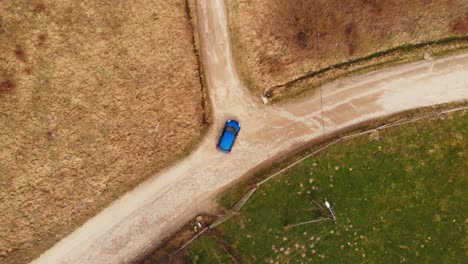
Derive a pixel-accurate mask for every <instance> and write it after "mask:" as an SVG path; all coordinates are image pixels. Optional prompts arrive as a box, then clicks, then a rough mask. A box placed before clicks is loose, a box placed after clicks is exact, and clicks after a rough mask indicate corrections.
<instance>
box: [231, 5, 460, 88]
mask: <svg viewBox="0 0 468 264" xmlns="http://www.w3.org/2000/svg"><path fill="white" fill-rule="evenodd" d="M226 6H227V10H228V14H229V25H230V30H231V35H232V40H233V52H234V57H235V60H236V63H237V64H238V65H237V68H238V69H239V71H240V75H241V76H242V79H243V81H244V82H245V84H246V86H248V87H249V89H250V90H252V91H253V92H255V93H264V92H265V91H266V90H267V89H269V88H271V87H274V86H277V85H281V84H284V83H286V82H288V81H291V80H292V79H295V78H298V77H300V76H303V75H305V74H306V73H308V72H311V71H317V70H319V69H323V68H325V67H327V66H331V65H335V64H337V63H341V62H346V61H350V60H353V59H356V58H361V57H364V56H367V55H370V54H374V53H376V52H380V51H384V50H388V49H390V48H394V47H398V46H402V45H407V44H416V43H422V42H427V41H430V40H438V39H442V38H447V37H452V36H464V35H468V34H467V33H468V1H467V0H415V1H407V0H355V1H345V0H294V1H286V0H268V1H267V0H249V1H247V0H227V1H226ZM466 46H467V45H466V43H465V44H464V48H465V47H466ZM450 48H456V49H459V48H460V46H456V47H450ZM423 52H425V51H423ZM434 52H440V50H435V51H434ZM422 55H423V53H422V54H418V59H422V57H423V56H422ZM398 56H399V55H397V58H396V59H398ZM386 59H387V60H390V59H392V60H394V59H395V57H393V58H386ZM382 61H385V59H384V60H381V61H379V62H378V63H382ZM374 63H375V61H374Z"/></svg>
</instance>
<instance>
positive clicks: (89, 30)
mask: <svg viewBox="0 0 468 264" xmlns="http://www.w3.org/2000/svg"><path fill="white" fill-rule="evenodd" d="M191 30H192V29H191V27H190V26H189V21H188V19H187V14H186V10H185V3H184V2H183V1H173V0H160V1H146V0H137V1H130V2H128V3H127V2H126V1H112V0H103V1H71V0H65V1H52V0H43V1H36V0H27V1H8V0H7V1H0V222H1V223H2V224H1V225H0V262H1V263H25V262H27V261H29V260H31V259H32V258H34V257H36V256H38V255H39V254H40V253H41V252H42V251H44V250H46V249H47V248H49V247H50V246H52V245H53V244H54V243H56V242H57V241H58V240H60V239H61V238H62V237H64V236H65V235H67V234H68V233H70V232H71V231H72V230H73V229H74V228H76V227H77V226H79V225H80V224H81V223H83V222H84V221H85V220H86V219H88V218H89V217H91V216H92V215H94V214H95V213H96V212H98V211H99V210H100V209H101V208H103V207H104V206H106V205H107V204H108V203H109V202H111V201H112V200H113V199H115V198H117V197H118V196H120V195H122V194H123V193H124V192H126V191H128V190H129V189H131V188H133V187H134V186H135V185H136V184H138V183H139V182H141V181H142V180H144V179H146V178H148V177H149V176H151V175H154V173H155V172H157V171H158V170H160V169H161V168H162V167H165V166H167V165H168V164H169V163H170V162H173V161H174V160H175V159H177V158H178V157H180V156H182V155H184V153H185V152H186V151H187V149H188V148H190V147H191V146H192V145H193V143H194V142H195V141H196V139H197V137H199V136H200V134H201V133H202V131H203V130H204V126H205V124H204V113H203V103H202V94H201V87H200V80H199V76H198V72H197V58H196V56H195V54H194V52H193V51H194V50H193V44H192V31H191Z"/></svg>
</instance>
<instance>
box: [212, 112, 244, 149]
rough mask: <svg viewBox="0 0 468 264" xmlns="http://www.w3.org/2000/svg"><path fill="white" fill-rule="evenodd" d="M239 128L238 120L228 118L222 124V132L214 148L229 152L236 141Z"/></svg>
mask: <svg viewBox="0 0 468 264" xmlns="http://www.w3.org/2000/svg"><path fill="white" fill-rule="evenodd" d="M240 128H241V127H240V125H239V122H237V121H236V120H228V121H227V122H226V124H225V125H224V129H223V133H222V134H221V137H220V138H219V141H218V145H216V148H217V149H218V150H219V151H221V152H223V153H226V154H229V153H231V150H232V146H234V142H236V138H237V135H238V134H239V131H240Z"/></svg>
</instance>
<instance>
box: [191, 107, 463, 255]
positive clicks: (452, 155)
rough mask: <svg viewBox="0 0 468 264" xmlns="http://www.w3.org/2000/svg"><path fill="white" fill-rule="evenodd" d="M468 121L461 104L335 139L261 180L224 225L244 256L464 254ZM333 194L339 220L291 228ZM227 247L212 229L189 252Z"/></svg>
mask: <svg viewBox="0 0 468 264" xmlns="http://www.w3.org/2000/svg"><path fill="white" fill-rule="evenodd" d="M467 128H468V116H467V114H466V113H457V114H452V115H450V116H442V117H440V118H437V119H431V120H426V121H420V122H418V123H414V124H410V125H405V126H402V127H398V128H394V129H389V130H385V131H383V132H380V134H379V138H378V139H376V138H375V137H373V138H372V139H371V137H369V136H368V135H367V136H362V137H359V138H356V139H354V140H351V141H348V142H344V143H339V144H337V145H334V146H333V147H331V148H329V149H327V150H326V151H325V152H323V153H322V154H321V155H319V156H316V157H313V158H309V159H307V160H305V161H304V162H302V163H300V164H299V165H298V166H296V167H294V168H293V169H291V170H289V171H288V172H286V173H284V174H282V175H279V176H278V177H276V178H274V179H273V180H271V181H269V182H268V183H267V184H265V185H263V186H262V187H261V188H260V189H259V190H257V192H256V193H254V195H253V196H252V197H251V199H250V200H249V201H248V202H247V203H246V205H245V206H244V207H243V208H242V209H241V211H240V213H239V214H238V215H237V216H235V217H233V218H231V219H230V220H228V221H227V222H225V223H223V224H221V225H220V226H218V227H217V228H216V231H217V232H218V233H220V234H222V239H223V240H224V241H225V242H226V244H228V245H229V246H230V251H231V252H232V253H231V254H233V255H234V257H235V258H237V259H238V260H239V262H240V263H301V262H302V263H311V262H324V263H405V262H406V263H463V262H465V263H466V260H467V250H466V249H467V247H468V240H467V236H466V225H467V223H468V221H467V219H466V217H467V215H466V208H465V205H466V204H467V202H468V195H467V191H466V190H467V175H466V171H468V169H467V168H468V161H467V159H466V154H467V150H468V145H467V141H466V135H467V132H468V129H467ZM239 189H240V188H233V189H232V190H229V191H228V192H227V193H226V194H224V196H223V197H222V198H221V201H222V202H221V204H223V205H224V206H229V205H230V204H232V203H233V202H234V199H233V197H239V194H238V193H233V192H238V190H239ZM326 200H328V201H330V203H331V204H332V207H333V208H334V210H335V212H336V215H337V221H336V222H333V221H322V222H319V223H312V224H308V225H302V226H297V227H292V228H288V229H285V226H287V225H291V224H295V223H300V222H303V221H307V220H312V219H316V218H318V217H328V216H329V215H328V214H327V212H326V211H324V210H321V209H319V208H318V206H317V205H316V204H315V203H314V202H313V201H316V202H318V203H320V204H323V203H324V202H325V201H326ZM224 252H225V250H224V249H223V248H221V247H220V246H219V245H218V244H217V242H216V240H214V239H213V238H212V236H210V235H204V236H202V238H201V239H198V240H196V241H195V242H194V243H192V244H191V245H190V246H189V247H188V249H187V251H186V254H187V257H188V259H190V262H192V263H229V262H231V261H232V260H231V259H230V258H229V257H228V256H227V253H224ZM223 254H224V255H223Z"/></svg>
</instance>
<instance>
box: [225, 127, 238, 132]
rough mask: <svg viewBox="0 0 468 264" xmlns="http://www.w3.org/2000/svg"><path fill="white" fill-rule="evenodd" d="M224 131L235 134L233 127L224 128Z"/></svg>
mask: <svg viewBox="0 0 468 264" xmlns="http://www.w3.org/2000/svg"><path fill="white" fill-rule="evenodd" d="M226 131H229V132H231V133H234V134H236V133H237V131H236V129H235V128H233V127H230V126H228V127H226Z"/></svg>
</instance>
